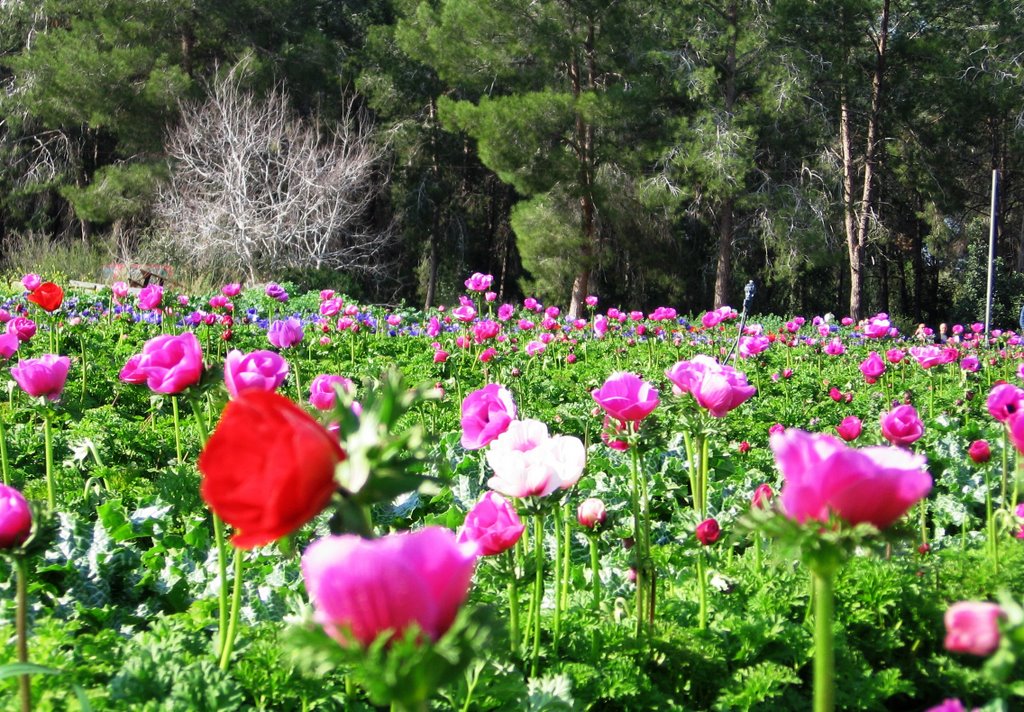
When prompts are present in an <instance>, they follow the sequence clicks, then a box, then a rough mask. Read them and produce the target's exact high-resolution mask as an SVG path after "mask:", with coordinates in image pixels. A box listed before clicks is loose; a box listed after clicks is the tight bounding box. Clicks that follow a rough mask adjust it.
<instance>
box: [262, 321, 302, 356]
mask: <svg viewBox="0 0 1024 712" xmlns="http://www.w3.org/2000/svg"><path fill="white" fill-rule="evenodd" d="M304 336H305V334H304V333H303V331H302V322H301V321H299V320H298V319H297V318H296V317H294V316H290V317H288V318H287V319H284V320H282V319H278V320H277V321H275V322H273V323H272V324H271V325H270V328H269V329H267V340H268V341H269V342H270V343H271V345H272V346H276V347H277V348H279V349H290V348H291V347H293V346H295V345H297V344H299V343H302V338H303V337H304Z"/></svg>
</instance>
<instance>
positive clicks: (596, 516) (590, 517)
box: [576, 497, 608, 529]
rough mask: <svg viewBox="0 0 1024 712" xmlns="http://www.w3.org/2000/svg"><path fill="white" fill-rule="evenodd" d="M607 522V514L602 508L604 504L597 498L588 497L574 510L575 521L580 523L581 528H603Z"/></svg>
mask: <svg viewBox="0 0 1024 712" xmlns="http://www.w3.org/2000/svg"><path fill="white" fill-rule="evenodd" d="M607 520H608V512H607V510H606V509H605V507H604V502H602V501H601V500H599V499H598V498H597V497H588V498H587V499H585V500H583V501H582V502H580V506H579V507H577V508H576V521H577V522H579V523H580V526H581V527H585V528H587V529H596V528H598V527H602V526H604V523H605V522H606V521H607Z"/></svg>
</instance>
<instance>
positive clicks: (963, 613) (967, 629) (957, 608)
mask: <svg viewBox="0 0 1024 712" xmlns="http://www.w3.org/2000/svg"><path fill="white" fill-rule="evenodd" d="M1003 615H1004V614H1003V609H1002V608H1000V607H999V606H998V605H997V604H995V603H987V602H983V601H960V602H959V603H954V604H953V605H952V606H950V607H949V608H948V609H947V610H946V615H945V618H944V620H945V623H946V641H945V645H946V650H948V651H950V652H952V653H970V654H971V655H991V654H992V653H994V652H995V651H996V648H998V647H999V619H1000V618H1002V617H1003Z"/></svg>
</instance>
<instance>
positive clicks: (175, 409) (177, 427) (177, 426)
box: [171, 396, 183, 465]
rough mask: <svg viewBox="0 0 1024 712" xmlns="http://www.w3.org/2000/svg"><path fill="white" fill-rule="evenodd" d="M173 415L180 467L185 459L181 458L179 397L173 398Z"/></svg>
mask: <svg viewBox="0 0 1024 712" xmlns="http://www.w3.org/2000/svg"><path fill="white" fill-rule="evenodd" d="M171 415H172V416H173V417H174V454H175V455H176V456H177V458H178V464H179V465H180V464H181V463H182V462H183V459H182V457H181V417H180V415H179V413H178V396H171Z"/></svg>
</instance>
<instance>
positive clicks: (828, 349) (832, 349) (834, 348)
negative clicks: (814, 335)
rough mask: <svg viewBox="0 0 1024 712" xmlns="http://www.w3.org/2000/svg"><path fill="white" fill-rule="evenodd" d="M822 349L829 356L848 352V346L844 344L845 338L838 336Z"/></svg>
mask: <svg viewBox="0 0 1024 712" xmlns="http://www.w3.org/2000/svg"><path fill="white" fill-rule="evenodd" d="M822 350H823V351H824V352H825V353H827V354H828V355H829V356H842V355H843V354H844V353H846V347H845V346H843V340H842V339H840V338H839V337H838V336H837V337H835V338H834V339H832V340H831V341H829V342H828V343H827V344H825V348H824V349H822Z"/></svg>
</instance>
